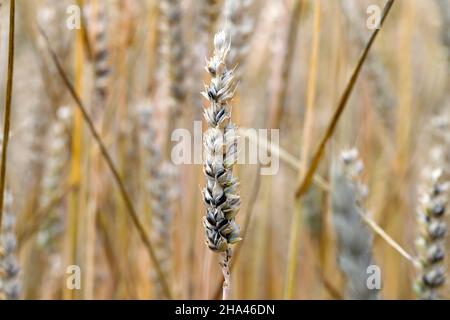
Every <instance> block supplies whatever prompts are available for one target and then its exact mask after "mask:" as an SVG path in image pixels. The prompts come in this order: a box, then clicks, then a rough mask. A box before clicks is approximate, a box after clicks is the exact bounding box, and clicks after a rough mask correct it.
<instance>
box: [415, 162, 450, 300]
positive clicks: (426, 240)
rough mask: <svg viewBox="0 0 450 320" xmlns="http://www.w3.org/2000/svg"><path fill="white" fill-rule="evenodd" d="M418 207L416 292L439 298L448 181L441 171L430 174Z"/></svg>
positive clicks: (443, 280) (443, 278) (442, 268)
mask: <svg viewBox="0 0 450 320" xmlns="http://www.w3.org/2000/svg"><path fill="white" fill-rule="evenodd" d="M429 184H430V185H429V186H427V189H426V190H425V191H424V193H423V195H422V199H421V204H420V207H419V210H418V215H417V220H418V224H419V237H418V239H417V241H416V245H417V249H418V255H419V261H420V267H419V275H418V278H417V280H416V284H415V291H416V293H417V295H418V296H419V297H420V298H421V299H438V298H439V294H438V292H439V289H440V288H442V286H443V285H444V283H445V278H446V276H445V268H444V265H443V261H444V258H445V236H446V233H447V224H446V222H445V211H446V206H447V198H448V191H449V187H450V183H449V182H448V181H447V180H444V179H443V178H442V171H441V170H436V171H433V172H432V173H431V176H430V182H429Z"/></svg>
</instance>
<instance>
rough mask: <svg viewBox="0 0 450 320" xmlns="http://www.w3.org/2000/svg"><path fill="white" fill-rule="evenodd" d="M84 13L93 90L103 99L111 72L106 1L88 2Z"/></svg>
mask: <svg viewBox="0 0 450 320" xmlns="http://www.w3.org/2000/svg"><path fill="white" fill-rule="evenodd" d="M84 13H85V17H86V22H87V26H88V30H89V33H90V39H91V50H92V58H93V64H94V74H95V77H94V86H95V92H96V96H97V99H100V101H103V100H104V99H106V97H107V94H108V83H109V78H110V74H111V67H110V61H109V48H108V37H107V33H108V32H107V31H108V23H107V16H106V3H105V2H104V1H97V2H96V3H95V5H94V4H93V3H88V4H86V6H85V8H84ZM95 112H98V110H95Z"/></svg>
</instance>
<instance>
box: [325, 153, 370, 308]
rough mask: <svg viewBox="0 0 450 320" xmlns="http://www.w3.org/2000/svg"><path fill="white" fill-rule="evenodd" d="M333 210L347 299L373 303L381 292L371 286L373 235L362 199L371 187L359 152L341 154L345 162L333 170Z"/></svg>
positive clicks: (342, 161) (342, 160)
mask: <svg viewBox="0 0 450 320" xmlns="http://www.w3.org/2000/svg"><path fill="white" fill-rule="evenodd" d="M333 169H334V170H333V171H334V172H333V186H332V187H333V195H332V209H333V222H334V226H335V230H336V235H337V241H338V248H339V266H340V268H341V270H342V271H343V272H344V274H345V276H346V278H347V289H346V297H347V298H349V299H357V300H373V299H377V297H378V290H376V289H373V290H371V289H369V288H368V286H367V277H368V274H367V267H368V266H370V265H372V234H371V232H370V231H369V230H368V228H367V226H366V225H365V224H364V222H363V221H362V218H361V214H364V213H363V210H364V209H363V207H362V200H363V198H364V197H365V196H366V194H367V187H366V186H365V185H364V184H362V183H360V182H359V180H358V178H359V175H360V174H361V171H362V170H363V163H362V161H361V160H359V158H358V151H357V150H356V149H352V150H349V151H344V152H342V154H341V162H340V163H338V164H336V165H335V167H334V168H333Z"/></svg>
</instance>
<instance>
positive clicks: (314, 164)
mask: <svg viewBox="0 0 450 320" xmlns="http://www.w3.org/2000/svg"><path fill="white" fill-rule="evenodd" d="M394 2H395V0H388V2H387V3H386V5H385V6H384V9H383V13H382V16H381V21H380V28H379V29H375V30H374V31H373V33H372V35H371V37H370V39H369V41H368V42H367V44H366V47H365V48H364V50H363V52H362V54H361V56H360V57H359V60H358V63H357V65H356V68H355V70H354V71H353V74H352V76H351V78H350V80H349V82H348V84H347V86H346V88H345V90H344V93H343V94H342V96H341V99H340V101H339V104H338V107H337V109H336V111H335V112H334V114H333V116H332V118H331V120H330V122H329V124H328V127H327V130H326V132H325V135H324V136H323V138H322V140H321V141H320V144H319V146H318V147H317V150H316V151H315V153H314V156H313V158H312V161H311V166H310V167H309V169H308V171H307V173H306V175H305V177H304V178H303V180H302V182H301V183H300V184H299V186H298V188H297V190H296V192H295V198H297V199H298V198H300V197H301V196H302V195H303V194H305V193H306V191H307V190H308V189H309V187H310V185H311V182H312V179H313V177H314V174H315V172H316V170H317V168H318V166H319V164H320V161H321V160H322V157H323V155H324V153H325V147H326V145H327V143H328V141H329V140H330V138H331V137H332V136H333V134H334V130H335V129H336V126H337V124H338V122H339V119H340V118H341V115H342V113H343V111H344V110H345V107H346V106H347V101H348V98H349V97H350V94H351V93H352V91H353V88H354V86H355V83H356V80H357V79H358V76H359V73H360V71H361V68H362V66H363V64H364V61H365V60H366V58H367V55H368V53H369V51H370V48H371V47H372V44H373V43H374V41H375V39H376V37H377V35H378V33H379V31H380V30H381V27H382V26H383V24H384V21H385V20H386V17H387V15H388V14H389V11H390V10H391V8H392V5H393V4H394Z"/></svg>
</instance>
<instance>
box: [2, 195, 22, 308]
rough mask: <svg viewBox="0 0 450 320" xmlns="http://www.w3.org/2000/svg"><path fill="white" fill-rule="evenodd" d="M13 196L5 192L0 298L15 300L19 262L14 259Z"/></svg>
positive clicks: (17, 292)
mask: <svg viewBox="0 0 450 320" xmlns="http://www.w3.org/2000/svg"><path fill="white" fill-rule="evenodd" d="M12 202H13V197H12V195H11V194H10V193H9V192H6V194H5V207H4V212H3V214H4V216H3V226H2V232H1V234H0V300H4V299H7V300H17V299H19V295H20V284H19V278H18V277H19V271H20V268H19V264H18V262H17V259H16V246H17V245H16V241H17V240H16V234H15V231H14V227H15V223H16V217H15V215H14V213H13V211H12Z"/></svg>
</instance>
